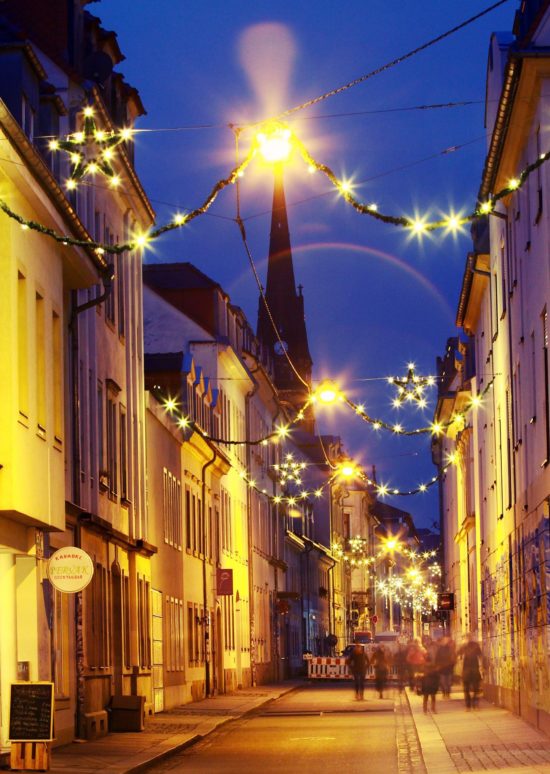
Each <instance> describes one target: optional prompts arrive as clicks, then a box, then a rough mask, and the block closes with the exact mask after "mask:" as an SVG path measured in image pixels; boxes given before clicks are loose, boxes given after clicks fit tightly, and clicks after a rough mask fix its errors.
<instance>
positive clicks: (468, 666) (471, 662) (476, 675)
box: [457, 633, 481, 710]
mask: <svg viewBox="0 0 550 774" xmlns="http://www.w3.org/2000/svg"><path fill="white" fill-rule="evenodd" d="M457 655H459V656H462V685H463V687H464V701H465V703H466V709H467V710H470V709H477V706H478V700H479V690H480V687H481V668H480V660H481V648H480V647H479V643H478V642H477V641H476V640H475V639H474V635H473V634H471V633H470V634H468V637H467V641H466V642H465V644H464V645H462V647H460V648H459V650H458V654H457Z"/></svg>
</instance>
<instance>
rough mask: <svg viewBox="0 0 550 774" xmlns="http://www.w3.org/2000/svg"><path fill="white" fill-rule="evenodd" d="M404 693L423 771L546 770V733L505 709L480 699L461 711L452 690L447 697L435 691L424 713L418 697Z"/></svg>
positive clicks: (549, 772) (549, 749)
mask: <svg viewBox="0 0 550 774" xmlns="http://www.w3.org/2000/svg"><path fill="white" fill-rule="evenodd" d="M407 696H408V699H409V704H410V708H411V711H412V715H413V719H414V722H415V725H416V731H417V734H418V738H419V741H420V748H421V752H422V757H423V759H424V763H425V765H426V770H427V772H428V774H455V772H465V771H475V772H481V771H486V770H488V769H492V770H493V771H506V774H530V773H531V772H537V773H538V772H544V773H545V774H550V738H549V737H548V736H546V735H545V734H543V733H542V732H540V731H537V730H536V729H534V728H533V727H532V726H530V725H529V724H528V723H526V722H525V721H524V720H521V718H519V717H517V716H516V715H514V714H512V713H511V712H509V711H508V710H505V709H502V708H500V707H495V706H494V705H493V704H489V702H487V701H484V700H483V699H482V700H481V701H480V704H479V709H476V710H471V711H468V712H467V711H466V708H465V706H464V701H463V700H462V694H461V693H460V692H459V691H456V692H455V694H454V696H453V697H452V698H451V699H443V698H441V695H440V694H439V695H438V697H437V703H436V712H435V714H432V713H431V712H430V711H429V710H428V713H427V714H424V712H423V710H422V697H421V696H417V695H416V694H415V693H414V692H412V691H409V690H407Z"/></svg>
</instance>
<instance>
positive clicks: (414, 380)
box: [388, 363, 435, 408]
mask: <svg viewBox="0 0 550 774" xmlns="http://www.w3.org/2000/svg"><path fill="white" fill-rule="evenodd" d="M407 369H408V370H407V375H406V376H404V377H403V378H402V379H399V378H398V377H397V376H390V377H388V383H389V384H394V385H395V386H396V387H397V397H396V398H394V400H393V405H394V407H395V408H398V407H399V406H401V404H402V403H404V402H415V403H417V404H418V405H419V406H420V408H426V405H427V401H426V398H425V397H424V390H425V388H426V387H433V385H434V384H435V377H433V376H417V375H416V374H415V365H414V363H409V364H408V366H407Z"/></svg>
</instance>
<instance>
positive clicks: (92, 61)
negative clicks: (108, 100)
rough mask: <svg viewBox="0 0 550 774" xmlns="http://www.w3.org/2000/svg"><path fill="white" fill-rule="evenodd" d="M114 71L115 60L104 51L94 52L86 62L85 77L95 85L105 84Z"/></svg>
mask: <svg viewBox="0 0 550 774" xmlns="http://www.w3.org/2000/svg"><path fill="white" fill-rule="evenodd" d="M112 71H113V60H112V59H111V57H110V56H109V54H106V53H105V52H104V51H94V53H93V54H90V56H88V57H86V59H85V60H84V77H85V78H87V79H88V80H90V81H94V82H95V83H104V82H105V81H106V80H107V78H108V77H109V76H110V74H111V73H112Z"/></svg>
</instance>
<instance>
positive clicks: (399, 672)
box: [393, 645, 409, 693]
mask: <svg viewBox="0 0 550 774" xmlns="http://www.w3.org/2000/svg"><path fill="white" fill-rule="evenodd" d="M393 665H394V667H395V674H396V677H397V687H398V688H399V693H402V692H403V688H404V687H405V683H406V682H407V678H408V672H409V668H408V666H409V665H408V664H407V649H406V648H405V647H404V646H403V645H399V647H398V648H397V651H396V653H395V655H394V657H393Z"/></svg>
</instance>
